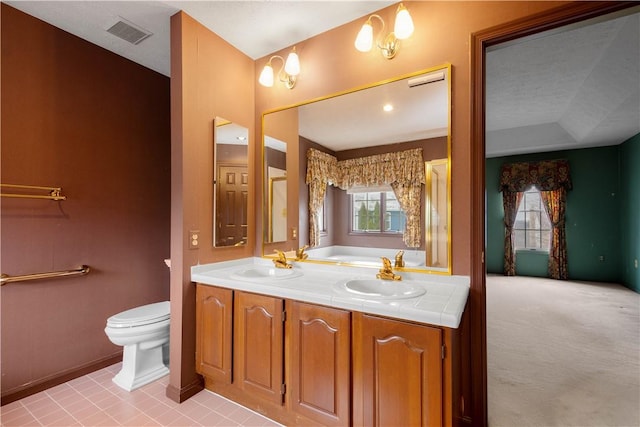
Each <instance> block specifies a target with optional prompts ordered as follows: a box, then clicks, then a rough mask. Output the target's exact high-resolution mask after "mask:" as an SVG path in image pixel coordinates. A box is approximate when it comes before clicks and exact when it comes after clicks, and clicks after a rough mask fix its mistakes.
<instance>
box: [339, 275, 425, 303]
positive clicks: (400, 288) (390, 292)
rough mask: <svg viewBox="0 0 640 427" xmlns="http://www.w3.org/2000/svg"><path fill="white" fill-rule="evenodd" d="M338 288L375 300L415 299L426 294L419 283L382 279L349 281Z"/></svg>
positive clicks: (340, 283) (342, 282)
mask: <svg viewBox="0 0 640 427" xmlns="http://www.w3.org/2000/svg"><path fill="white" fill-rule="evenodd" d="M337 286H338V289H340V290H343V291H346V292H348V293H349V294H352V295H354V296H358V297H361V298H366V299H375V300H384V299H404V298H415V297H419V296H420V295H422V294H424V293H425V292H426V291H425V289H424V288H423V287H422V286H420V285H419V284H417V283H412V282H402V281H391V280H381V279H349V280H346V281H341V282H338V284H337Z"/></svg>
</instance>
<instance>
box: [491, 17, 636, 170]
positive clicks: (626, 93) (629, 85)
mask: <svg viewBox="0 0 640 427" xmlns="http://www.w3.org/2000/svg"><path fill="white" fill-rule="evenodd" d="M634 9H635V12H636V13H635V14H633V15H627V16H621V17H618V18H616V19H608V20H603V19H602V18H600V19H598V20H596V21H591V22H588V23H581V24H580V25H574V26H571V27H565V28H563V29H560V30H553V31H549V32H546V33H540V34H536V35H534V36H532V37H528V38H526V39H521V40H517V41H516V42H509V43H507V44H505V45H503V46H498V47H496V48H495V49H492V50H490V51H489V52H488V53H487V55H486V93H487V96H486V107H487V108H486V141H487V156H488V157H494V156H504V155H511V154H522V153H530V152H540V151H555V150H562V149H572V148H585V147H595V146H604V145H617V144H620V143H621V142H624V141H625V140H627V139H628V138H630V137H632V136H633V135H636V134H638V133H640V13H638V8H634ZM587 24H588V25H587Z"/></svg>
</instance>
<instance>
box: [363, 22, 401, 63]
mask: <svg viewBox="0 0 640 427" xmlns="http://www.w3.org/2000/svg"><path fill="white" fill-rule="evenodd" d="M371 18H377V19H378V20H379V21H380V22H381V23H382V28H381V29H380V31H379V32H378V36H377V37H376V46H378V49H380V50H381V51H382V56H384V57H385V58H387V59H391V58H393V57H394V56H396V53H397V51H398V48H399V47H400V44H399V43H398V39H397V38H396V35H395V34H394V33H393V31H392V32H390V33H389V34H387V35H386V36H384V38H382V36H383V34H384V29H385V28H386V25H385V23H384V19H382V17H381V16H380V15H376V14H373V15H371V16H370V17H369V20H368V22H369V23H370V22H371Z"/></svg>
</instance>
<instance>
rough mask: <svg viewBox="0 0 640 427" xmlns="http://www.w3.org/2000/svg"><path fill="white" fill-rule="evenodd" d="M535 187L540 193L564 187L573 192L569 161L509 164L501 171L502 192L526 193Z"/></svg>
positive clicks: (503, 166)
mask: <svg viewBox="0 0 640 427" xmlns="http://www.w3.org/2000/svg"><path fill="white" fill-rule="evenodd" d="M532 185H535V186H536V187H537V188H538V190H540V191H550V190H555V189H558V188H560V187H564V188H566V189H567V190H571V187H572V186H571V176H570V175H569V162H568V161H567V160H545V161H541V162H528V163H507V164H504V165H502V169H501V171H500V191H502V192H505V191H525V190H526V189H527V188H529V187H531V186H532Z"/></svg>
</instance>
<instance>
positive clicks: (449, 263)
mask: <svg viewBox="0 0 640 427" xmlns="http://www.w3.org/2000/svg"><path fill="white" fill-rule="evenodd" d="M451 70H452V66H451V64H450V63H445V64H441V65H437V66H434V67H430V68H425V69H422V70H418V71H415V72H412V73H407V74H402V75H400V76H396V77H393V78H389V79H385V80H381V81H378V82H375V83H371V84H368V85H363V86H357V87H354V88H351V89H348V90H345V91H340V92H336V93H332V94H329V95H326V96H321V97H317V98H313V99H310V100H307V101H302V102H299V103H295V104H291V105H286V106H283V107H277V108H272V109H269V110H266V111H264V112H263V113H262V117H261V129H260V132H261V139H260V140H261V143H262V147H261V149H262V156H261V158H262V162H261V165H262V167H261V169H262V188H264V186H265V179H266V177H265V172H264V169H265V168H264V162H265V131H264V130H265V118H266V116H267V115H268V114H272V113H277V112H279V111H285V110H288V109H291V108H296V107H300V106H303V105H307V104H311V103H314V102H319V101H323V100H326V99H331V98H335V97H338V96H342V95H347V94H350V93H354V92H359V91H362V90H366V89H370V88H374V87H378V86H383V85H385V84H387V83H393V82H397V81H399V80H404V79H408V78H411V77H415V76H418V75H422V74H429V73H433V72H436V71H445V72H446V73H447V74H446V75H447V79H446V80H447V100H448V102H447V158H446V160H447V178H446V179H447V223H448V225H449V226H448V227H447V258H448V259H447V267H446V268H433V267H428V266H424V267H401V268H397V269H396V270H397V271H401V272H402V271H405V272H412V273H423V274H439V275H451V274H452V271H453V259H452V253H453V252H452V241H451V236H452V231H451V230H452V227H451V195H452V192H451V169H452V165H451V108H452V96H451V95H452V94H451V87H452V85H451V79H452V73H451ZM433 160H439V159H433ZM305 185H306V184H305ZM287 197H288V196H287ZM296 198H297V197H296ZM425 206H426V204H425ZM264 209H265V206H264V203H263V204H262V221H263V224H262V226H263V234H264V227H267V226H268V224H264V221H265V215H264ZM426 216H427V215H426V212H425V218H426ZM290 218H291V217H290V216H287V221H288V222H287V229H289V230H294V229H295V230H297V229H298V225H299V224H289V221H290ZM426 233H427V230H426V229H425V232H424V234H425V249H424V252H425V260H426V256H427V255H426V251H427V239H426ZM270 244H272V243H269V242H265V241H264V238H262V242H261V245H262V246H261V247H262V251H261V253H262V257H263V258H269V259H271V258H274V257H275V255H273V254H265V246H266V245H270ZM296 249H297V248H293V252H294V254H293V255H294V256H295V250H296ZM287 256H289V253H287ZM297 262H306V263H316V264H326V265H336V266H352V267H362V266H361V265H357V264H353V263H348V262H339V263H338V262H336V261H329V260H322V259H315V260H314V259H309V258H307V259H305V260H301V261H297ZM365 268H366V267H365ZM369 268H378V267H369Z"/></svg>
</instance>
